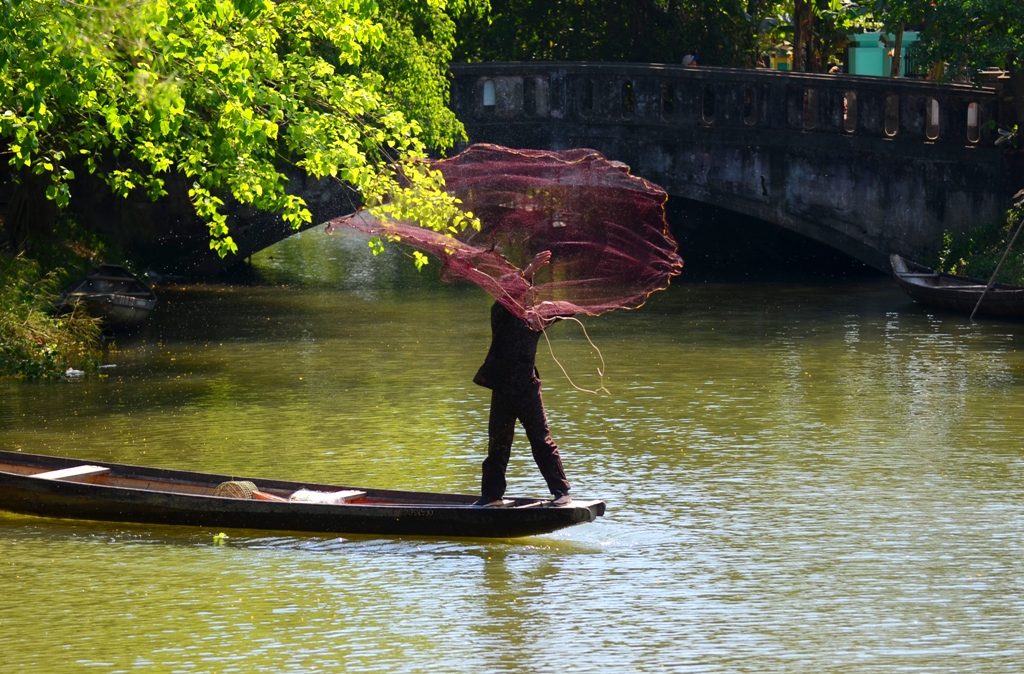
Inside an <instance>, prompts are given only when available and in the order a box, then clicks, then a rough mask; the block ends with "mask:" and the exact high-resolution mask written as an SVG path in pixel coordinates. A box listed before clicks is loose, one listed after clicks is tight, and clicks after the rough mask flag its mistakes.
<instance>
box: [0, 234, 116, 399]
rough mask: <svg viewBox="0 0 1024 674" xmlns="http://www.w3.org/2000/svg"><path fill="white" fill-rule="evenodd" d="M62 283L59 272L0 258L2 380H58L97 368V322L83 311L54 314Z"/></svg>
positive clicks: (0, 352)
mask: <svg viewBox="0 0 1024 674" xmlns="http://www.w3.org/2000/svg"><path fill="white" fill-rule="evenodd" d="M64 282H65V277H64V274H63V273H62V271H61V270H55V271H50V272H46V273H42V272H40V269H39V264H38V263H37V262H35V261H34V260H29V259H27V258H24V257H22V256H17V257H10V256H6V255H2V254H0V377H23V378H28V379H56V378H59V377H61V376H64V373H65V372H66V371H67V369H68V368H69V367H73V368H75V369H79V370H89V369H93V368H94V367H95V366H96V365H98V364H99V358H100V326H99V322H98V321H97V320H96V319H94V318H91V317H89V316H88V315H86V314H85V313H83V312H81V311H75V312H74V313H71V314H66V315H63V316H55V315H54V311H53V308H54V302H55V300H56V299H57V297H58V295H59V294H60V289H61V288H62V287H63V285H64Z"/></svg>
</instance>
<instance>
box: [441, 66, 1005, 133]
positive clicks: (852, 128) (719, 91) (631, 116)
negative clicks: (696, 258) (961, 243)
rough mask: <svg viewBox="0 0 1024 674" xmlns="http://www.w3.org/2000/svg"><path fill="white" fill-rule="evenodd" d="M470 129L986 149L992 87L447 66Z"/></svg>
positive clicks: (758, 74) (994, 99) (754, 74)
mask: <svg viewBox="0 0 1024 674" xmlns="http://www.w3.org/2000/svg"><path fill="white" fill-rule="evenodd" d="M451 70H452V73H453V75H454V77H455V83H454V86H453V90H452V93H453V96H452V102H453V107H454V109H455V111H456V113H457V114H459V116H460V117H461V118H463V119H464V120H465V121H473V122H478V123H479V122H484V123H486V122H488V121H493V122H513V121H519V122H529V121H531V120H537V121H540V120H549V121H562V122H570V123H577V124H615V125H623V124H627V125H628V124H643V125H648V126H649V125H664V126H667V127H673V126H680V127H684V126H685V127H718V128H732V129H735V130H737V131H739V130H742V129H749V130H751V131H754V130H758V131H763V130H766V129H778V130H786V131H796V132H807V133H817V134H839V135H845V136H859V137H864V138H878V139H883V140H887V141H892V142H897V143H927V144H938V145H957V146H965V145H966V146H971V145H991V143H992V142H993V141H994V140H995V139H996V138H997V137H998V135H997V132H996V130H995V128H994V124H991V123H990V122H991V121H994V120H997V119H998V112H999V110H998V106H999V97H998V93H997V90H996V89H995V88H994V87H983V88H982V87H972V86H969V85H937V84H935V83H933V82H928V81H922V80H906V79H887V78H877V77H860V76H848V75H823V74H811V73H786V72H779V71H773V70H767V69H751V70H741V69H731V68H705V67H690V66H670V65H657V64H653V65H629V64H591V63H543V62H540V63H534V62H524V63H482V64H453V65H452V66H451Z"/></svg>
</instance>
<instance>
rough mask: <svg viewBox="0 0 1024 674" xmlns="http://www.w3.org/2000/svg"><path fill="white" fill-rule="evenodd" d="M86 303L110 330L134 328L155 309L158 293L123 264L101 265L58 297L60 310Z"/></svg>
mask: <svg viewBox="0 0 1024 674" xmlns="http://www.w3.org/2000/svg"><path fill="white" fill-rule="evenodd" d="M79 304H81V305H84V307H85V310H86V311H87V312H88V313H89V315H90V316H94V317H96V318H99V319H100V320H101V321H102V323H103V326H104V327H105V328H108V329H110V330H121V329H125V328H131V327H134V326H136V325H138V324H139V323H141V322H142V321H144V320H146V318H147V317H148V316H149V314H150V313H151V312H152V311H153V309H155V308H156V293H155V292H153V289H152V288H150V287H149V286H148V285H146V284H145V283H143V282H142V281H140V280H139V279H138V278H137V277H136V276H135V275H133V274H132V273H131V272H129V271H128V270H127V269H125V268H124V267H122V266H120V265H114V264H101V265H100V266H98V267H96V268H95V269H93V270H92V271H90V272H89V273H88V274H86V275H85V276H83V277H82V278H81V279H79V280H78V281H75V282H74V283H72V284H71V285H70V286H68V288H67V289H66V290H65V291H64V292H63V293H61V295H60V297H59V298H58V300H57V311H58V313H64V312H68V311H71V310H72V309H73V308H74V307H75V306H77V305H79Z"/></svg>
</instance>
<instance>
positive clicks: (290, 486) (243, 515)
mask: <svg viewBox="0 0 1024 674" xmlns="http://www.w3.org/2000/svg"><path fill="white" fill-rule="evenodd" d="M81 463H82V462H81V461H72V460H68V459H59V458H56V457H45V456H40V455H31V454H22V453H16V452H0V509H3V510H8V511H11V512H17V513H22V514H29V515H38V516H43V517H59V518H69V519H85V520H101V521H110V522H135V523H143V524H166V525H182V526H197V527H208V528H217V529H221V528H241V529H263V530H275V531H304V532H319V533H337V534H368V535H389V536H429V537H434V536H439V537H473V538H495V537H497V538H513V537H520V536H531V535H536V534H543V533H549V532H551V531H556V530H558V529H562V528H565V527H569V526H573V525H575V524H581V523H584V522H591V521H593V520H595V519H596V518H597V517H599V516H601V515H602V514H604V509H605V504H604V503H603V502H601V501H587V502H575V503H573V504H572V505H571V506H567V507H553V506H551V505H550V504H549V502H547V501H536V500H533V499H514V500H513V503H512V504H511V505H510V506H509V507H504V508H476V507H473V506H472V503H473V501H474V500H475V497H473V496H469V495H459V494H431V493H423V492H401V491H387V490H365V494H366V496H365V497H364V498H361V499H360V500H359V502H353V503H344V504H339V505H329V504H322V503H300V502H290V501H261V500H251V499H240V498H225V497H219V496H214V495H212V493H213V490H214V489H215V488H216V485H217V484H220V483H223V482H227V481H232V480H235V481H237V480H249V481H252V482H254V483H255V484H257V485H258V487H259V489H260V490H261V491H265V492H267V493H270V494H276V495H279V496H284V495H286V494H288V493H291V492H295V491H297V490H299V489H309V490H314V491H338V490H347V489H352V488H351V487H338V486H334V485H322V484H309V483H298V482H288V481H281V480H264V479H259V478H246V477H238V476H225V475H211V474H206V473H190V472H186V471H174V470H164V469H157V468H143V467H139V466H125V465H122V464H113V463H102V462H90V464H93V465H95V466H99V467H105V468H108V469H109V472H108V473H106V474H103V475H96V476H91V477H87V478H84V479H81V480H74V481H64V480H47V479H40V478H36V477H32V474H34V473H38V472H40V471H51V470H59V469H62V468H70V467H74V466H77V465H80V464H81Z"/></svg>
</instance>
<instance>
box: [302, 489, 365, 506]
mask: <svg viewBox="0 0 1024 674" xmlns="http://www.w3.org/2000/svg"><path fill="white" fill-rule="evenodd" d="M365 495H366V492H365V491H355V490H346V491H313V490H312V489H300V490H298V491H297V492H294V493H292V495H291V496H290V497H288V500H289V501H296V502H299V503H326V504H328V505H338V504H339V503H344V502H345V501H350V500H352V499H354V498H358V497H360V496H365Z"/></svg>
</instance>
